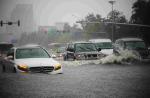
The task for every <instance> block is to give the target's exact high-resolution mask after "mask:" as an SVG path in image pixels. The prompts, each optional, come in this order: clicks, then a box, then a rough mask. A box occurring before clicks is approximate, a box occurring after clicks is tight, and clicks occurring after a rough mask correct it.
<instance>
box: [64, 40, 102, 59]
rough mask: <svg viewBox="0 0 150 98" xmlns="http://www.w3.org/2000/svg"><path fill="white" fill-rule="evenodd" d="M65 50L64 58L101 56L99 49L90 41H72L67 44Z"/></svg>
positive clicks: (94, 57)
mask: <svg viewBox="0 0 150 98" xmlns="http://www.w3.org/2000/svg"><path fill="white" fill-rule="evenodd" d="M66 50H67V51H66V54H65V55H64V60H68V59H72V60H75V59H76V60H89V59H98V58H100V56H101V53H100V52H99V51H100V50H101V49H97V48H96V46H95V45H94V44H93V43H91V42H72V43H69V44H68V46H67V48H66Z"/></svg>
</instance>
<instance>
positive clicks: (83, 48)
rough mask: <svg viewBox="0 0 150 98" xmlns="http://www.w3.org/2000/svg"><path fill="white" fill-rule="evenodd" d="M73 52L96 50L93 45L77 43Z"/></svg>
mask: <svg viewBox="0 0 150 98" xmlns="http://www.w3.org/2000/svg"><path fill="white" fill-rule="evenodd" d="M75 51H76V52H90V51H97V49H96V47H95V45H94V44H93V43H78V44H76V45H75Z"/></svg>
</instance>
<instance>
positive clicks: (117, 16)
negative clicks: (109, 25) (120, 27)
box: [107, 10, 127, 23]
mask: <svg viewBox="0 0 150 98" xmlns="http://www.w3.org/2000/svg"><path fill="white" fill-rule="evenodd" d="M113 16H114V21H115V22H117V23H126V22H127V19H126V17H125V15H124V14H123V12H120V11H118V10H114V11H111V12H109V13H108V15H107V21H109V22H112V21H113Z"/></svg>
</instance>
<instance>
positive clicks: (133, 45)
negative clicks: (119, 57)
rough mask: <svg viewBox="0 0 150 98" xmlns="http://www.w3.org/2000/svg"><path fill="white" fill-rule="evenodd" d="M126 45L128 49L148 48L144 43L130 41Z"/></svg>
mask: <svg viewBox="0 0 150 98" xmlns="http://www.w3.org/2000/svg"><path fill="white" fill-rule="evenodd" d="M125 44H126V48H127V49H137V48H146V45H145V43H144V42H143V41H129V42H126V43H125Z"/></svg>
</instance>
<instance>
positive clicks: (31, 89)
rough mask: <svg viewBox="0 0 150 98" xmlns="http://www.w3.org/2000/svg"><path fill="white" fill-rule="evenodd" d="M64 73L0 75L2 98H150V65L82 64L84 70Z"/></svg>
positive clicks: (77, 68) (69, 69)
mask: <svg viewBox="0 0 150 98" xmlns="http://www.w3.org/2000/svg"><path fill="white" fill-rule="evenodd" d="M68 62H69V61H68ZM70 62H72V61H70ZM63 64H66V63H63ZM63 70H64V73H63V74H56V75H48V74H42V73H39V74H28V73H0V97H1V98H149V97H150V66H149V64H134V65H133V64H130V65H118V64H117V65H116V64H109V65H106V64H105V65H101V64H83V65H81V66H69V65H67V66H66V65H63Z"/></svg>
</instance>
